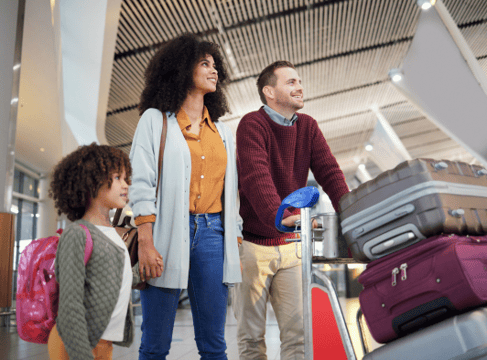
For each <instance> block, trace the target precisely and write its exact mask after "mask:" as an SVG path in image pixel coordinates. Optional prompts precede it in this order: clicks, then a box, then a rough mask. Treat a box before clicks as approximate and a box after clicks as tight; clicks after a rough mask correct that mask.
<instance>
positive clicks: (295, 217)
mask: <svg viewBox="0 0 487 360" xmlns="http://www.w3.org/2000/svg"><path fill="white" fill-rule="evenodd" d="M297 220H301V215H291V216H288V217H287V218H285V219H282V221H281V223H282V225H284V226H287V227H293V226H295V222H296V221H297ZM317 227H318V223H317V222H316V220H315V219H313V229H316V228H317Z"/></svg>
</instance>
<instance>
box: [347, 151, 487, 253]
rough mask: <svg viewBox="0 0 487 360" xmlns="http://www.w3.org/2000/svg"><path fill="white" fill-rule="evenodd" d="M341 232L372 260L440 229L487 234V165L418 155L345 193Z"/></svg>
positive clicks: (434, 233)
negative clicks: (426, 157)
mask: <svg viewBox="0 0 487 360" xmlns="http://www.w3.org/2000/svg"><path fill="white" fill-rule="evenodd" d="M340 219H341V227H342V233H343V235H344V236H345V238H346V239H347V243H348V246H349V248H350V250H351V251H352V255H353V257H354V258H355V259H357V260H360V261H364V262H368V261H370V260H376V259H379V258H381V257H383V256H386V255H388V254H390V253H393V252H394V251H397V250H400V249H403V248H405V247H408V246H410V245H412V244H415V243H417V242H420V241H421V240H423V239H427V238H429V237H431V236H435V235H438V234H441V233H447V234H452V233H454V234H459V235H466V234H470V235H485V234H487V170H486V169H484V168H482V167H480V166H476V165H470V164H467V163H463V162H459V161H448V160H441V161H440V160H432V159H415V160H410V161H405V162H403V163H401V164H399V165H398V166H396V167H395V168H394V169H392V170H389V171H385V172H383V173H382V174H380V175H379V176H377V177H376V178H375V179H373V180H370V181H368V182H366V183H364V184H362V185H360V186H359V187H358V188H357V189H355V190H353V191H351V192H350V193H348V194H345V195H344V196H342V198H341V199H340Z"/></svg>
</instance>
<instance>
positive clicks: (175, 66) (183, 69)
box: [139, 34, 228, 121]
mask: <svg viewBox="0 0 487 360" xmlns="http://www.w3.org/2000/svg"><path fill="white" fill-rule="evenodd" d="M206 55H211V56H212V57H213V60H214V61H215V68H216V70H217V71H218V83H217V86H216V91H215V92H210V93H208V94H206V95H205V97H204V103H205V106H206V108H207V109H208V112H209V114H210V117H211V120H213V121H218V119H219V118H220V117H221V116H222V115H224V114H225V113H226V112H228V102H227V99H226V97H225V94H224V92H223V86H224V84H225V82H226V81H227V79H228V73H227V70H226V68H225V65H224V62H223V57H222V54H221V53H220V49H219V46H218V45H217V44H214V43H211V42H208V41H203V40H201V39H200V38H199V37H198V36H196V35H194V34H184V35H181V36H179V37H177V38H175V39H173V40H171V41H169V42H168V43H166V44H164V45H163V46H162V47H161V48H160V49H159V50H158V51H157V52H156V53H155V54H154V56H153V58H152V59H151V61H150V62H149V65H148V66H147V69H146V71H145V88H144V90H143V92H142V95H141V97H140V104H139V113H140V115H142V114H143V113H144V111H145V110H147V109H149V108H155V109H159V110H160V111H161V112H166V111H169V112H172V113H177V112H178V111H179V109H181V106H182V105H183V102H184V100H185V99H186V96H187V94H188V92H189V90H190V89H191V88H192V87H193V86H194V83H193V70H194V69H195V67H196V64H197V63H198V61H200V60H201V59H202V58H204V57H205V56H206Z"/></svg>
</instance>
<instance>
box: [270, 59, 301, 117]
mask: <svg viewBox="0 0 487 360" xmlns="http://www.w3.org/2000/svg"><path fill="white" fill-rule="evenodd" d="M274 74H275V75H276V77H277V81H276V86H274V98H275V102H276V104H277V105H278V106H279V107H280V108H282V109H287V110H290V111H293V112H296V111H297V110H300V109H302V108H303V106H304V101H303V87H302V86H301V78H300V77H299V75H298V72H297V71H296V70H295V69H293V68H290V67H283V68H279V69H276V70H275V71H274Z"/></svg>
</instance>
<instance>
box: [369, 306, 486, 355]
mask: <svg viewBox="0 0 487 360" xmlns="http://www.w3.org/2000/svg"><path fill="white" fill-rule="evenodd" d="M485 344H487V309H486V308H480V309H476V310H472V311H470V312H468V313H464V314H461V315H457V316H455V317H452V318H450V319H447V320H444V321H442V322H440V323H438V324H435V325H433V326H430V327H427V328H426V329H423V330H421V331H418V332H416V333H414V334H411V335H409V336H406V337H403V338H401V339H398V340H396V341H393V342H391V343H389V344H386V345H384V346H382V347H380V348H378V349H376V350H374V351H372V352H370V353H368V354H367V355H365V356H364V358H363V359H364V360H412V359H414V360H448V359H450V360H457V359H458V360H460V359H461V360H474V359H487V352H486V349H485Z"/></svg>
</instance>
